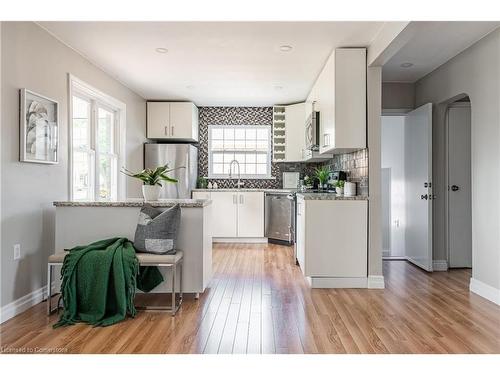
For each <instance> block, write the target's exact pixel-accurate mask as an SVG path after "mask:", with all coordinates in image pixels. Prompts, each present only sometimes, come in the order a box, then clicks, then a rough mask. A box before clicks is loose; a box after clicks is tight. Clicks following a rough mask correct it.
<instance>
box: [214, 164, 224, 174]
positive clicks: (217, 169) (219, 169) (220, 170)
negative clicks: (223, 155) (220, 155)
mask: <svg viewBox="0 0 500 375" xmlns="http://www.w3.org/2000/svg"><path fill="white" fill-rule="evenodd" d="M212 169H213V170H212V173H214V174H223V173H224V170H223V164H213V166H212Z"/></svg>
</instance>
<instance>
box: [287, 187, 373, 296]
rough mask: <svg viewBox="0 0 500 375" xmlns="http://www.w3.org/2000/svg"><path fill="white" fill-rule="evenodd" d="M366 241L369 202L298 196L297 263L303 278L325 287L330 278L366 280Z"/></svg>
mask: <svg viewBox="0 0 500 375" xmlns="http://www.w3.org/2000/svg"><path fill="white" fill-rule="evenodd" d="M367 237H368V202H367V201H364V200H359V201H354V200H306V199H303V198H301V197H300V195H299V196H298V199H297V244H296V255H297V261H298V262H299V265H300V269H301V270H302V273H303V274H304V276H306V277H310V278H312V279H313V281H314V280H316V284H317V285H321V284H322V283H323V284H325V285H326V284H327V283H324V281H325V280H327V279H329V278H330V279H336V278H338V279H340V278H345V279H346V280H348V279H352V280H357V279H359V280H358V281H361V280H362V279H363V280H364V279H366V278H367V275H368V269H367V263H368V249H367V246H368V243H367ZM322 280H323V281H322ZM318 281H319V283H318ZM344 281H345V280H344ZM312 284H314V282H312ZM332 287H334V286H332Z"/></svg>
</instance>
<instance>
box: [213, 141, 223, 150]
mask: <svg viewBox="0 0 500 375" xmlns="http://www.w3.org/2000/svg"><path fill="white" fill-rule="evenodd" d="M210 146H211V148H212V150H223V149H224V142H223V141H212V144H211V145H210Z"/></svg>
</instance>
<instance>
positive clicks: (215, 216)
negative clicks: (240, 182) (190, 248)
mask: <svg viewBox="0 0 500 375" xmlns="http://www.w3.org/2000/svg"><path fill="white" fill-rule="evenodd" d="M192 197H193V199H211V200H212V210H211V214H212V233H211V235H212V237H216V238H264V193H263V192H257V191H252V192H248V191H241V192H238V191H209V192H204V191H194V192H193V194H192Z"/></svg>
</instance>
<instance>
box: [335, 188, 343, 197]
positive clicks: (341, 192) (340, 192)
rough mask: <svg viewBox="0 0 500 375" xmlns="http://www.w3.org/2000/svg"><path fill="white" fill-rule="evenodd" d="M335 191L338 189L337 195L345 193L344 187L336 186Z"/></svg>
mask: <svg viewBox="0 0 500 375" xmlns="http://www.w3.org/2000/svg"><path fill="white" fill-rule="evenodd" d="M335 191H336V193H337V195H343V194H344V188H341V187H336V188H335Z"/></svg>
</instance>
